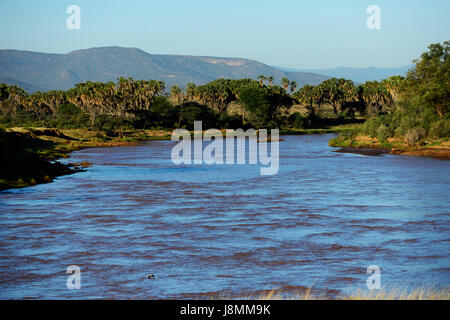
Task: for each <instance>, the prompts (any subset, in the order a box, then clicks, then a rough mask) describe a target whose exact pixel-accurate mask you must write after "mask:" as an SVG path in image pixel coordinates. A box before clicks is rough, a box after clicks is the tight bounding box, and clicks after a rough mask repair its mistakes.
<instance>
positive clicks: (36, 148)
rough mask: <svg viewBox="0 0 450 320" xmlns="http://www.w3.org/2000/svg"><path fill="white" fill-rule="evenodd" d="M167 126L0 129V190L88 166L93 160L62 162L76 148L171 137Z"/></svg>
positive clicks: (73, 171)
mask: <svg viewBox="0 0 450 320" xmlns="http://www.w3.org/2000/svg"><path fill="white" fill-rule="evenodd" d="M170 134H171V133H170V132H169V131H164V130H139V131H124V136H123V137H122V138H120V137H114V136H108V134H106V133H105V132H101V131H88V130H81V129H70V130H69V129H67V130H65V129H54V128H22V127H15V128H8V129H6V130H4V131H1V132H0V148H1V150H2V155H1V156H0V172H1V174H0V177H1V178H0V190H5V189H11V188H22V187H27V186H33V185H36V184H40V183H48V182H52V181H53V180H54V179H55V178H56V177H58V176H62V175H67V174H73V173H76V172H80V171H82V170H84V168H86V167H88V166H89V165H90V164H89V163H69V164H67V165H66V164H62V163H60V162H58V161H55V160H58V159H61V158H68V157H69V154H70V153H71V152H73V151H76V150H80V149H83V148H94V147H117V146H129V145H136V144H138V143H139V142H141V141H145V140H162V139H170Z"/></svg>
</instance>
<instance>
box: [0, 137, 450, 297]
mask: <svg viewBox="0 0 450 320" xmlns="http://www.w3.org/2000/svg"><path fill="white" fill-rule="evenodd" d="M331 137H332V135H304V136H286V137H283V138H284V141H281V142H280V145H279V147H280V170H279V172H278V174H277V175H274V176H261V175H260V171H259V170H260V166H259V165H215V166H209V165H182V166H176V165H174V164H173V163H172V162H171V160H170V153H171V150H172V147H173V145H174V143H173V142H171V141H152V142H146V143H144V144H142V145H138V146H128V147H114V148H93V149H84V150H81V151H78V152H74V153H73V154H72V157H71V159H69V161H71V162H75V161H76V162H80V161H89V162H90V163H92V164H93V166H92V167H90V168H88V169H87V171H85V172H80V173H76V174H73V175H69V176H63V177H60V178H58V179H57V180H56V181H55V182H53V183H50V184H42V185H37V186H34V187H29V188H23V189H15V190H7V191H3V192H0V298H3V299H5V298H6V299H11V298H13V299H15V298H41V299H52V298H56V299H66V298H102V299H103V298H105V299H109V298H112V299H159V298H194V299H195V298H207V297H220V296H224V297H239V296H248V295H249V294H252V293H258V292H261V290H271V289H278V290H279V292H282V293H283V294H286V295H287V296H289V295H290V294H292V293H294V292H300V291H302V290H304V288H310V287H313V288H314V289H316V290H318V291H317V292H320V293H323V294H326V295H328V296H330V297H332V296H336V295H337V296H339V295H342V294H350V293H352V292H354V291H355V290H356V289H357V288H361V289H364V288H365V289H366V290H367V286H366V280H367V278H368V277H369V276H370V275H369V274H367V267H368V266H370V265H377V266H379V267H380V269H381V285H382V286H386V287H388V288H390V287H392V286H398V287H402V288H410V287H411V288H412V287H419V286H422V285H425V286H435V287H448V286H449V284H450V267H449V266H450V255H449V252H450V250H449V249H450V224H449V221H450V209H449V194H450V192H449V191H450V190H449V189H450V188H449V176H450V162H447V161H442V160H436V159H431V158H420V157H412V156H399V155H382V156H377V157H370V156H363V155H358V154H344V153H336V152H333V151H334V150H335V149H333V148H331V147H329V146H328V144H327V141H328V140H329V139H330V138H331ZM69 265H77V266H79V267H80V270H81V289H80V290H76V289H75V290H69V289H68V288H67V287H66V280H67V278H68V276H69V274H67V273H66V268H67V267H68V266H69ZM149 273H152V274H154V275H155V277H156V278H155V279H147V274H149Z"/></svg>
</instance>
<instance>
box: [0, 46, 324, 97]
mask: <svg viewBox="0 0 450 320" xmlns="http://www.w3.org/2000/svg"><path fill="white" fill-rule="evenodd" d="M261 74H262V75H265V76H273V77H274V79H275V83H279V82H280V80H281V78H283V77H287V78H289V80H295V81H297V83H298V86H299V87H300V86H303V85H305V84H318V83H320V82H322V81H324V80H326V79H328V77H327V76H323V75H319V74H315V73H312V72H290V71H283V70H279V69H277V68H274V67H271V66H268V65H265V64H263V63H261V62H258V61H254V60H249V59H242V58H218V57H200V56H182V55H156V54H150V53H147V52H145V51H142V50H140V49H136V48H122V47H103V48H91V49H86V50H77V51H72V52H70V53H67V54H48V53H39V52H30V51H19V50H0V82H6V83H9V84H17V85H19V86H21V87H23V88H24V89H26V90H27V91H29V92H34V91H37V90H49V89H64V90H66V89H69V88H71V87H73V86H74V85H75V84H76V83H79V82H85V81H102V82H105V81H116V80H117V78H118V77H121V76H122V77H132V78H134V79H136V80H140V79H146V80H149V79H155V80H162V81H164V82H165V83H166V86H167V88H169V87H170V86H171V85H179V86H181V87H184V86H185V85H186V84H187V83H188V82H193V83H195V84H197V85H199V84H204V83H206V82H209V81H211V80H214V79H217V78H253V79H256V77H257V76H258V75H261Z"/></svg>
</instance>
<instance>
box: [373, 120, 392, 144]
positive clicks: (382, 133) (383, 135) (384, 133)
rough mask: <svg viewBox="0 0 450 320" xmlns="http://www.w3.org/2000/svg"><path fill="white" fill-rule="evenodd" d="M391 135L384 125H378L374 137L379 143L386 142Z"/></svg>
mask: <svg viewBox="0 0 450 320" xmlns="http://www.w3.org/2000/svg"><path fill="white" fill-rule="evenodd" d="M392 135H393V132H392V130H391V129H390V128H389V127H387V126H385V125H384V124H382V125H380V126H379V127H378V129H377V133H376V137H377V138H378V140H380V141H386V140H387V139H388V138H391V137H392Z"/></svg>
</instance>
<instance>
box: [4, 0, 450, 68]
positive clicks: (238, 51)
mask: <svg viewBox="0 0 450 320" xmlns="http://www.w3.org/2000/svg"><path fill="white" fill-rule="evenodd" d="M72 4H75V5H78V6H79V7H80V8H81V29H80V30H69V29H67V28H66V20H67V18H68V17H69V15H68V14H67V13H66V8H67V7H68V6H69V5H72ZM369 5H377V6H379V7H380V9H381V29H380V30H369V29H368V28H367V27H366V20H367V18H368V17H369V14H367V13H366V8H367V7H368V6H369ZM449 12H450V1H449V0H429V1H426V0H408V1H407V0H389V1H381V0H371V1H365V0H353V1H350V0H315V1H301V0H283V1H274V0H270V1H268V0H255V1H253V0H239V1H236V0H226V1H223V0H220V1H217V0H171V1H153V0H129V1H120V0H89V1H88V0H70V1H66V0H39V1H33V0H0V48H1V49H20V50H31V51H40V52H54V53H67V52H69V51H72V50H77V49H84V48H90V47H101V46H111V45H116V46H123V47H137V48H140V49H143V50H145V51H147V52H150V53H160V54H187V55H209V56H223V57H243V58H249V59H254V60H258V61H261V62H263V63H266V64H269V65H276V66H283V67H290V68H303V69H307V68H332V67H337V66H351V67H367V66H376V67H397V66H403V65H406V64H409V63H411V60H412V59H415V58H417V57H419V56H420V54H421V53H422V52H423V51H425V50H426V48H427V46H428V45H429V44H430V43H433V42H443V41H445V40H450V19H448V13H449Z"/></svg>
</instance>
